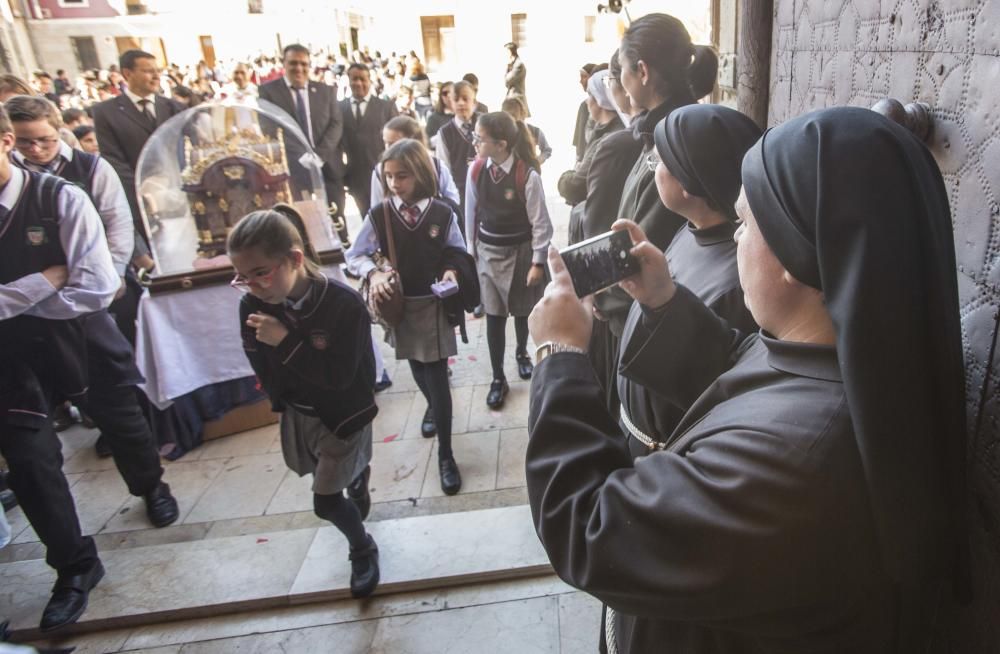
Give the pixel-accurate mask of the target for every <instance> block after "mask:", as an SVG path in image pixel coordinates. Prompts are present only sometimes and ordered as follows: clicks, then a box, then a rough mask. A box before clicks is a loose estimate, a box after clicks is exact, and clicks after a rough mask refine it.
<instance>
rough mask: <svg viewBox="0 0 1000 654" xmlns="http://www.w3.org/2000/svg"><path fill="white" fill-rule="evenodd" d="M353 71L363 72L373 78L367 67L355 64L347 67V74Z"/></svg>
mask: <svg viewBox="0 0 1000 654" xmlns="http://www.w3.org/2000/svg"><path fill="white" fill-rule="evenodd" d="M352 70H363V71H365V72H366V73H368V76H369V77H371V71H369V70H368V66H365V65H364V64H361V63H358V62H354V63H353V64H351V65H350V66H348V67H347V72H351V71H352Z"/></svg>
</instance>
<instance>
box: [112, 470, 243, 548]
mask: <svg viewBox="0 0 1000 654" xmlns="http://www.w3.org/2000/svg"><path fill="white" fill-rule="evenodd" d="M224 466H225V461H223V460H221V459H210V460H208V461H178V462H175V463H173V464H171V465H169V466H166V467H165V468H164V473H163V481H165V482H166V483H168V484H169V485H170V492H171V493H173V496H174V497H175V498H177V505H178V509H179V510H180V517H179V518H178V523H183V522H184V519H185V518H187V516H188V515H189V514H190V513H191V510H192V509H194V506H195V504H196V503H197V502H198V500H199V499H201V496H202V495H203V494H204V493H205V490H206V489H208V487H209V486H210V485H211V484H212V482H213V481H215V478H216V477H217V476H218V475H219V473H220V472H221V471H222V468H223V467H224ZM150 527H151V525H150V523H149V518H148V517H147V516H146V502H145V500H143V499H142V498H141V497H131V496H130V497H129V499H128V501H127V502H126V503H125V505H124V506H123V507H121V509H119V511H118V515H116V516H114V517H113V518H112V519H111V520H110V521H108V524H107V525H106V526H105V527H104V531H105V532H116V531H133V530H136V529H149V528H150Z"/></svg>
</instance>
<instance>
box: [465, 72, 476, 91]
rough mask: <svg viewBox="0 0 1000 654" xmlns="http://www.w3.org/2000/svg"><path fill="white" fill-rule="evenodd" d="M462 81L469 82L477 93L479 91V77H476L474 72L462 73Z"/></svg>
mask: <svg viewBox="0 0 1000 654" xmlns="http://www.w3.org/2000/svg"><path fill="white" fill-rule="evenodd" d="M462 81H463V82H467V83H468V84H470V85H471V86H472V88H473V89H475V91H476V92H477V93H478V92H479V78H478V77H476V74H475V73H466V74H465V75H462Z"/></svg>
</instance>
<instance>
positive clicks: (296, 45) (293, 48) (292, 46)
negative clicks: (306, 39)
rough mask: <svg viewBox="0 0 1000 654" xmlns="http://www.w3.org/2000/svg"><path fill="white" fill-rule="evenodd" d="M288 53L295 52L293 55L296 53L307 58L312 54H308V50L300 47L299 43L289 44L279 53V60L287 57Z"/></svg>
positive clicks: (302, 46)
mask: <svg viewBox="0 0 1000 654" xmlns="http://www.w3.org/2000/svg"><path fill="white" fill-rule="evenodd" d="M289 52H295V53H298V54H304V55H306V56H307V57H309V56H311V55H312V53H310V52H309V48H307V47H306V46H304V45H302V44H301V43H291V44H289V45H286V46H285V47H284V49H283V50H282V51H281V58H282V60H284V59H285V57H287V56H288V53H289Z"/></svg>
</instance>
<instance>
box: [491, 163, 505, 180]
mask: <svg viewBox="0 0 1000 654" xmlns="http://www.w3.org/2000/svg"><path fill="white" fill-rule="evenodd" d="M506 174H507V173H505V172H504V171H503V168H501V167H500V166H498V165H496V164H490V177H492V178H493V183H494V184H499V183H500V180H501V179H503V177H504V175H506Z"/></svg>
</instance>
